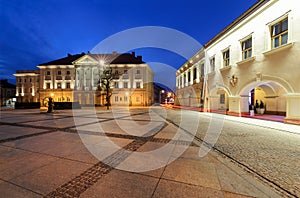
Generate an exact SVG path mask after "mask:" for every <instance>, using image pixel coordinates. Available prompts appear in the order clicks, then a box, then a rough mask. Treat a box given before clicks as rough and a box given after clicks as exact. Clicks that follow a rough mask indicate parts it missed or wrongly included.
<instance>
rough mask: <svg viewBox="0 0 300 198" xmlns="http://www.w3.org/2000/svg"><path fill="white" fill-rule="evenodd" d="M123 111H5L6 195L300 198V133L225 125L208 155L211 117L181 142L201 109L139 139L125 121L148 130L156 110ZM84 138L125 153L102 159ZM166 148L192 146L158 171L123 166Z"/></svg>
mask: <svg viewBox="0 0 300 198" xmlns="http://www.w3.org/2000/svg"><path fill="white" fill-rule="evenodd" d="M157 108H159V107H157ZM117 111H118V114H117V115H118V116H117V117H115V116H114V114H113V113H112V111H107V110H105V109H102V108H97V109H96V114H93V113H91V111H90V109H88V108H87V109H82V110H81V113H80V115H74V114H73V112H72V111H71V110H61V111H55V112H54V113H52V114H47V113H45V112H42V111H40V110H13V111H5V112H1V119H0V192H1V197H225V198H229V197H241V198H243V197H296V196H299V189H298V188H297V187H299V186H298V185H297V183H296V182H297V181H298V180H297V179H299V170H300V169H298V170H296V169H297V168H298V166H299V165H300V163H299V161H298V160H299V158H298V156H297V155H296V153H297V151H298V150H297V149H299V148H300V147H299V143H298V142H300V140H299V137H298V136H299V135H297V134H293V133H286V132H283V131H279V132H278V131H274V129H269V128H265V127H256V126H254V125H251V124H245V123H241V122H234V121H230V120H225V122H224V127H223V130H222V133H221V136H220V138H219V140H218V142H217V144H216V145H215V149H213V150H211V151H210V152H209V153H208V155H206V156H205V157H202V158H200V157H199V154H198V153H199V146H198V145H200V144H201V143H202V141H201V139H203V138H204V135H205V131H206V129H207V127H208V126H209V123H210V120H211V119H210V117H209V116H208V115H205V114H203V115H201V119H200V120H201V121H200V124H199V128H198V133H197V137H196V138H195V140H194V141H193V143H191V144H190V142H188V141H182V140H181V141H177V140H174V136H175V133H176V131H177V130H178V127H179V126H180V120H181V119H180V116H181V115H182V113H184V114H187V115H188V116H191V122H192V121H193V119H192V118H193V116H194V114H195V113H198V112H190V111H179V110H165V111H166V112H165V113H166V114H167V119H166V120H165V119H157V120H155V122H157V123H158V124H157V126H158V129H159V130H150V131H146V132H145V131H143V133H141V134H143V135H136V134H135V135H133V134H128V133H126V131H124V130H122V126H119V125H118V122H117V121H122V125H123V126H131V125H132V124H133V122H134V123H135V124H139V125H146V124H147V123H148V122H149V120H150V119H151V118H150V116H149V109H148V108H131V109H130V115H128V114H126V113H125V110H124V109H123V108H120V109H117ZM158 112H160V111H158ZM74 117H76V118H79V119H74ZM74 120H77V121H76V122H75V121H74ZM99 124H100V125H101V126H102V129H103V130H102V131H101V132H99V128H98V127H97V125H99ZM186 131H187V130H186ZM187 132H188V131H187ZM82 134H83V135H84V137H85V138H86V139H85V141H84V142H85V143H87V142H88V144H89V146H94V147H96V148H97V151H100V152H101V151H102V150H104V149H105V146H106V142H107V139H106V138H107V137H108V138H109V139H110V141H112V142H114V143H115V144H116V145H118V146H119V148H121V149H116V150H114V151H113V152H112V153H110V154H108V155H107V156H106V157H105V159H104V160H101V161H99V160H98V159H97V158H96V157H94V156H93V155H92V154H91V153H90V152H89V150H88V149H87V147H86V146H85V145H84V144H83V143H82V142H83V141H82V139H81V138H82ZM172 138H173V139H172ZM284 138H287V139H284ZM297 138H298V139H297ZM287 140H288V142H285V143H283V142H284V141H287ZM166 144H173V145H176V146H177V147H186V146H187V145H189V144H190V145H189V146H188V147H187V149H186V151H185V152H184V153H183V154H182V155H181V156H180V157H178V158H177V157H176V156H177V155H176V154H175V153H174V154H172V155H171V156H170V157H169V158H170V159H168V160H171V159H172V161H173V162H172V163H169V164H168V165H166V166H163V167H161V168H158V169H156V170H149V171H147V172H128V171H124V170H122V169H119V168H118V166H119V165H120V164H122V163H123V162H124V161H126V160H128V159H130V157H131V155H130V154H128V153H130V152H134V151H138V152H148V151H151V150H155V149H157V148H162V147H164V146H165V145H166ZM275 146H277V147H275ZM297 147H298V148H297ZM282 148H284V150H282V151H281V150H280V149H282ZM127 151H130V152H127ZM174 152H176V151H175V150H174ZM173 158H174V159H173ZM270 159H272V160H270ZM285 160H287V161H285ZM275 162H276V163H275ZM134 163H137V164H138V163H141V162H138V161H134ZM107 164H109V165H107ZM297 175H298V177H297ZM274 178H276V179H274ZM285 184H286V185H285Z"/></svg>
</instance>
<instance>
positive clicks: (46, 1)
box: [0, 0, 257, 82]
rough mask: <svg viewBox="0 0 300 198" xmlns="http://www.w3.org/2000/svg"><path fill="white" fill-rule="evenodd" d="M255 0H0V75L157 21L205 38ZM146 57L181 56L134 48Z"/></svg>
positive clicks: (170, 61)
mask: <svg viewBox="0 0 300 198" xmlns="http://www.w3.org/2000/svg"><path fill="white" fill-rule="evenodd" d="M256 2H257V0H247V1H241V0H228V1H223V0H222V1H201V0H191V1H189V0H187V1H174V0H172V1H171V0H165V1H164V0H160V1H159V0H152V1H143V0H140V1H138V0H127V1H117V0H107V1H102V0H86V1H79V0H30V1H24V0H10V1H7V0H0V24H1V29H0V78H1V79H3V78H8V79H10V81H11V82H14V77H13V76H12V74H13V73H15V71H16V70H17V69H36V66H37V65H38V64H40V63H43V62H48V61H51V60H54V59H58V58H61V57H64V56H66V55H67V53H71V54H76V53H81V52H87V51H89V50H91V49H93V48H94V47H95V46H96V45H97V44H98V43H99V42H101V41H102V40H104V39H105V38H107V37H109V36H111V35H113V34H116V33H118V32H120V31H124V30H126V29H129V28H134V27H139V26H163V27H168V28H173V29H176V30H178V31H181V32H183V33H185V34H187V35H189V36H191V37H193V38H194V39H196V40H197V41H198V42H199V43H201V44H205V43H206V42H207V41H209V40H210V39H211V38H212V37H213V36H215V35H216V34H217V33H219V32H220V31H221V30H222V29H223V28H224V27H226V26H227V25H228V24H230V23H231V22H232V21H233V20H234V19H236V18H237V17H238V16H239V15H241V14H242V13H243V12H244V11H245V10H247V9H248V8H249V7H250V6H252V5H253V4H254V3H256ZM136 51H137V55H142V56H143V58H144V60H145V61H147V62H161V63H163V64H167V65H170V66H172V67H174V68H175V69H177V68H179V67H180V66H181V64H183V63H184V62H185V59H184V58H183V57H180V56H178V55H177V54H174V53H172V52H168V51H166V50H159V49H142V50H136Z"/></svg>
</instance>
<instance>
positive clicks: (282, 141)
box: [169, 110, 300, 197]
mask: <svg viewBox="0 0 300 198" xmlns="http://www.w3.org/2000/svg"><path fill="white" fill-rule="evenodd" d="M169 113H170V114H172V115H173V120H174V121H175V123H176V122H178V121H177V120H178V118H176V117H179V116H178V115H177V116H176V111H174V110H169ZM177 114H178V113H177ZM211 115H212V114H206V113H202V114H201V119H200V124H199V128H198V133H197V137H198V138H199V139H201V140H204V138H205V135H206V131H207V129H208V126H209V124H214V122H216V123H220V122H219V121H217V120H216V119H224V125H223V128H222V132H221V134H220V137H219V138H218V141H217V142H216V144H215V145H214V148H215V149H216V150H218V151H220V152H221V153H223V154H225V155H226V156H227V157H229V158H231V159H233V160H234V161H235V162H236V163H238V164H239V165H242V166H244V167H245V168H246V169H248V170H249V171H251V172H253V173H255V174H256V175H257V176H258V177H260V178H262V179H264V180H266V181H267V182H269V183H273V184H274V185H276V186H277V187H279V188H281V189H282V190H284V191H286V192H287V193H288V194H290V195H291V196H296V197H300V155H299V153H300V126H296V125H288V124H283V123H274V122H270V121H257V120H255V119H249V118H235V117H231V116H230V117H229V116H223V115H220V116H218V118H216V117H214V118H213V119H211Z"/></svg>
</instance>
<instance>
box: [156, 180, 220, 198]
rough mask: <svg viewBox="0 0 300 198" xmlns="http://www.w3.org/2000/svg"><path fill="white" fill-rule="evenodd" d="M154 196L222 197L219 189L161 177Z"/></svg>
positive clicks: (171, 197) (173, 197)
mask: <svg viewBox="0 0 300 198" xmlns="http://www.w3.org/2000/svg"><path fill="white" fill-rule="evenodd" d="M153 197H154V198H159V197H165V198H168V197H169V198H176V197H178V198H179V197H201V198H223V193H222V191H220V190H216V189H211V188H205V187H201V186H195V185H190V184H185V183H179V182H175V181H169V180H165V179H161V180H160V181H159V184H158V186H157V189H156V191H155V193H154V196H153Z"/></svg>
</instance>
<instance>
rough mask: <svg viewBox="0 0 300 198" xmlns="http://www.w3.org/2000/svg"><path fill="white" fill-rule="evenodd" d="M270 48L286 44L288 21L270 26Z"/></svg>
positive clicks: (284, 20)
mask: <svg viewBox="0 0 300 198" xmlns="http://www.w3.org/2000/svg"><path fill="white" fill-rule="evenodd" d="M271 39H272V48H277V47H279V46H281V45H284V44H287V43H288V19H287V18H286V19H283V20H282V21H279V22H278V23H276V24H275V25H272V26H271Z"/></svg>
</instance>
